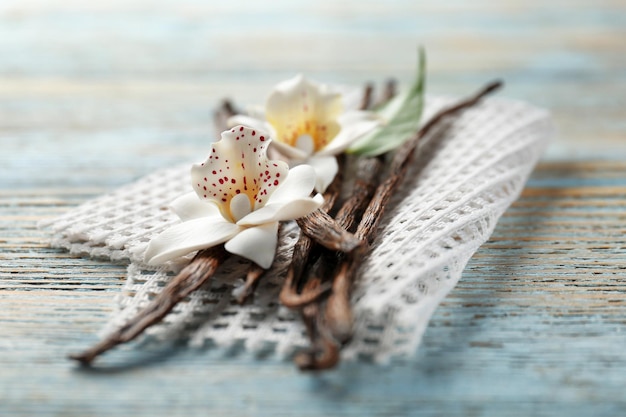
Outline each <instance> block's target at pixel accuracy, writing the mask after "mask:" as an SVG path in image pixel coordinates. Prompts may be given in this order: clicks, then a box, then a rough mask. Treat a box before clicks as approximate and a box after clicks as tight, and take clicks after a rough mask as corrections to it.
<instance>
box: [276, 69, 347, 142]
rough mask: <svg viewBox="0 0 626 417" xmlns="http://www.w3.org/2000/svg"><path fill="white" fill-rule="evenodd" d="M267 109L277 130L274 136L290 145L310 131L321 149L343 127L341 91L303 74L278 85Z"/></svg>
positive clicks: (309, 133)
mask: <svg viewBox="0 0 626 417" xmlns="http://www.w3.org/2000/svg"><path fill="white" fill-rule="evenodd" d="M265 109H266V117H267V121H268V122H269V123H270V124H271V125H272V127H273V128H274V130H275V131H276V135H275V136H274V139H275V140H276V141H278V142H283V143H286V144H287V145H290V146H295V144H296V140H297V139H298V137H300V136H301V135H303V134H308V135H310V136H311V137H312V138H313V140H314V142H315V147H316V149H321V148H323V147H324V146H325V145H326V144H327V143H329V142H330V141H331V139H332V138H333V137H335V136H336V135H337V133H338V132H339V129H340V126H339V124H338V123H337V118H338V117H339V115H340V114H341V111H342V100H341V95H340V94H339V93H336V92H333V91H331V90H330V89H329V88H328V87H327V86H325V85H321V84H316V83H313V82H311V81H308V80H306V79H305V78H304V77H303V76H302V75H298V76H296V77H294V78H292V79H289V80H287V81H283V82H282V83H280V84H279V85H277V86H276V88H275V90H274V91H273V92H272V94H270V96H269V98H268V99H267V104H266V108H265Z"/></svg>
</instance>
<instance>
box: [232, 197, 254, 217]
mask: <svg viewBox="0 0 626 417" xmlns="http://www.w3.org/2000/svg"><path fill="white" fill-rule="evenodd" d="M251 210H252V208H251V207H250V199H249V198H248V196H247V195H246V194H238V195H236V196H234V197H233V198H232V200H230V213H231V214H232V215H233V220H235V223H236V222H237V221H238V220H239V219H241V218H242V217H244V216H246V215H247V214H248V213H250V211H251Z"/></svg>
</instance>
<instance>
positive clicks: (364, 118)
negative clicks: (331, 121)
mask: <svg viewBox="0 0 626 417" xmlns="http://www.w3.org/2000/svg"><path fill="white" fill-rule="evenodd" d="M338 121H339V124H340V125H341V130H340V131H339V133H338V134H337V136H335V137H334V138H333V140H332V141H331V142H330V143H329V144H328V145H327V146H326V147H325V148H324V149H321V150H319V151H318V152H317V153H316V155H320V156H321V155H337V154H339V153H341V152H343V151H345V150H346V149H347V148H348V147H349V146H350V145H352V144H353V143H354V142H355V141H356V140H357V139H359V138H361V137H362V136H363V135H365V134H367V133H369V132H371V131H372V130H374V129H375V128H377V127H378V126H380V125H381V123H382V120H381V119H380V118H378V117H375V115H374V113H371V112H364V111H351V112H346V113H344V114H342V115H341V116H339V119H338Z"/></svg>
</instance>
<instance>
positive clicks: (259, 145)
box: [191, 126, 289, 220]
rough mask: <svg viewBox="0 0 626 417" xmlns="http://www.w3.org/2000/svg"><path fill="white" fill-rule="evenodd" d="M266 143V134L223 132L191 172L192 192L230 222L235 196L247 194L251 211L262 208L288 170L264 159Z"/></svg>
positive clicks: (243, 130) (240, 129)
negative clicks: (208, 153)
mask: <svg viewBox="0 0 626 417" xmlns="http://www.w3.org/2000/svg"><path fill="white" fill-rule="evenodd" d="M269 142H270V139H269V137H268V136H267V134H266V133H264V132H261V131H258V130H256V129H252V128H248V127H244V126H237V127H234V128H233V129H231V130H227V131H225V132H223V133H222V139H221V140H220V141H218V142H215V143H213V144H212V145H211V153H210V155H209V157H208V158H207V160H206V161H205V162H204V163H202V164H196V165H194V166H193V167H192V169H191V178H192V186H193V188H194V191H195V192H196V193H197V194H198V196H199V197H200V198H201V199H203V200H206V201H212V202H215V204H217V205H218V206H219V207H220V211H221V212H222V215H223V216H224V218H226V219H232V215H231V213H230V200H231V199H232V198H233V197H234V196H235V195H238V194H247V195H248V197H249V198H250V201H254V206H255V207H260V206H263V205H264V204H265V202H266V201H267V199H268V198H269V196H270V194H271V192H272V191H273V190H274V189H275V188H276V187H277V186H278V185H279V184H280V183H281V182H282V179H283V178H285V177H286V176H287V172H288V170H289V167H288V166H287V164H286V163H284V162H281V161H270V160H269V159H268V158H267V154H266V151H267V146H268V144H269ZM233 220H234V219H233Z"/></svg>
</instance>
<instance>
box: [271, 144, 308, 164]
mask: <svg viewBox="0 0 626 417" xmlns="http://www.w3.org/2000/svg"><path fill="white" fill-rule="evenodd" d="M271 147H272V148H273V149H275V150H277V151H278V152H280V153H281V154H282V155H283V156H285V157H287V158H289V159H292V160H295V161H302V160H305V159H306V158H308V157H309V155H310V154H308V153H306V152H304V151H303V150H302V149H298V148H296V147H295V146H291V145H288V144H286V143H284V142H280V141H277V140H273V141H272V143H271Z"/></svg>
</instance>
